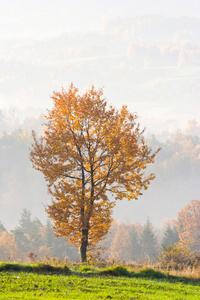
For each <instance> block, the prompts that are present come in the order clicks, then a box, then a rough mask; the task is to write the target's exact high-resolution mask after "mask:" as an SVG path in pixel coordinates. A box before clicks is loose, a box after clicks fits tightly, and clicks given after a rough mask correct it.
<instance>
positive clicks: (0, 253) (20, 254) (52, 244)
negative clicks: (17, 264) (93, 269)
mask: <svg viewBox="0 0 200 300" xmlns="http://www.w3.org/2000/svg"><path fill="white" fill-rule="evenodd" d="M51 257H59V258H60V259H64V258H65V259H72V260H77V259H78V258H79V254H78V250H77V249H75V248H73V247H71V246H70V245H69V244H68V243H67V242H66V241H65V240H64V238H56V236H55V234H54V232H53V227H52V224H51V222H50V220H48V219H47V221H46V224H45V225H43V224H42V222H41V221H40V220H39V219H38V218H34V219H32V217H31V212H30V211H29V210H27V209H24V210H23V211H22V213H21V217H20V220H19V222H18V225H17V226H16V227H15V229H13V230H11V231H10V232H8V231H7V230H6V228H5V227H4V225H3V224H2V223H0V260H2V261H8V260H11V261H34V260H42V259H48V258H51Z"/></svg>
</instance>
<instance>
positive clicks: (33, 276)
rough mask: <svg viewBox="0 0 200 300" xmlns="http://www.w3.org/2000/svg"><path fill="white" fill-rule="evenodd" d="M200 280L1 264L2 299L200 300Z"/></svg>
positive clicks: (143, 271)
mask: <svg viewBox="0 0 200 300" xmlns="http://www.w3.org/2000/svg"><path fill="white" fill-rule="evenodd" d="M199 285H200V281H199V280H197V279H191V278H186V277H177V276H172V275H169V274H165V273H162V272H159V271H155V270H153V269H141V270H138V271H137V272H136V271H135V272H134V271H129V270H128V269H126V268H124V267H121V266H115V267H111V268H106V269H97V268H93V267H90V266H82V267H75V268H71V269H69V268H67V267H52V266H49V265H27V264H26V265H19V264H5V263H4V264H3V263H2V264H1V265H0V299H26V300H28V299H45V300H46V299H192V300H193V299H200V289H199Z"/></svg>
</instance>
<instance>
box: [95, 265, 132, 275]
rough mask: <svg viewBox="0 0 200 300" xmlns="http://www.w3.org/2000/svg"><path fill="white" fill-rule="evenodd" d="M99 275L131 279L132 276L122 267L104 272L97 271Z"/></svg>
mask: <svg viewBox="0 0 200 300" xmlns="http://www.w3.org/2000/svg"><path fill="white" fill-rule="evenodd" d="M99 274H102V275H111V276H126V277H131V276H132V274H131V272H129V271H128V270H127V269H126V268H124V267H122V266H115V267H112V268H108V269H106V270H102V271H99Z"/></svg>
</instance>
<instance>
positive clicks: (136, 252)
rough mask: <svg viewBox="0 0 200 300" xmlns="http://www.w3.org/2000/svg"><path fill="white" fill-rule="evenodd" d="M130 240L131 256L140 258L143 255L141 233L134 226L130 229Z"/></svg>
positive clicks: (136, 258)
mask: <svg viewBox="0 0 200 300" xmlns="http://www.w3.org/2000/svg"><path fill="white" fill-rule="evenodd" d="M130 241H131V258H132V259H134V260H139V258H140V256H141V246H140V244H139V235H138V232H137V231H136V229H135V227H134V226H132V227H131V229H130Z"/></svg>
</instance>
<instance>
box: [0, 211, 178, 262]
mask: <svg viewBox="0 0 200 300" xmlns="http://www.w3.org/2000/svg"><path fill="white" fill-rule="evenodd" d="M178 240H179V237H178V233H177V230H176V227H175V225H173V224H170V223H168V224H167V226H166V228H165V229H164V231H163V233H162V237H161V239H160V238H159V235H158V233H157V232H156V230H155V228H154V227H153V225H152V224H151V222H150V219H147V221H146V224H145V225H144V226H142V225H140V224H120V223H118V222H114V223H113V225H112V227H111V229H110V231H109V234H108V235H107V236H106V237H105V240H104V241H103V242H101V244H99V245H98V247H100V249H102V248H103V249H105V251H104V252H103V254H102V253H101V255H100V256H99V257H98V259H106V260H109V261H155V260H156V258H157V256H158V254H159V252H160V249H161V248H162V247H163V246H164V247H167V246H169V245H170V244H174V243H176V242H177V241H178ZM98 247H97V249H92V250H90V256H91V257H93V256H94V253H96V251H97V252H98ZM93 250H94V251H93ZM52 257H56V258H60V259H67V260H73V261H74V260H78V259H79V251H78V249H77V248H73V247H72V246H71V245H70V244H69V243H67V242H66V241H65V239H64V238H60V237H59V238H57V237H56V235H55V233H54V231H53V227H52V224H51V222H50V220H49V219H47V221H46V224H45V225H43V224H42V222H41V221H40V220H39V219H38V218H34V219H32V217H31V213H30V211H29V210H27V209H24V210H23V211H22V213H21V217H20V219H19V221H18V225H17V226H16V227H15V229H13V230H10V232H8V231H7V230H6V228H5V227H4V225H3V223H2V222H0V260H2V261H8V260H11V261H30V260H31V261H34V260H42V259H48V258H49V259H50V258H52Z"/></svg>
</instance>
